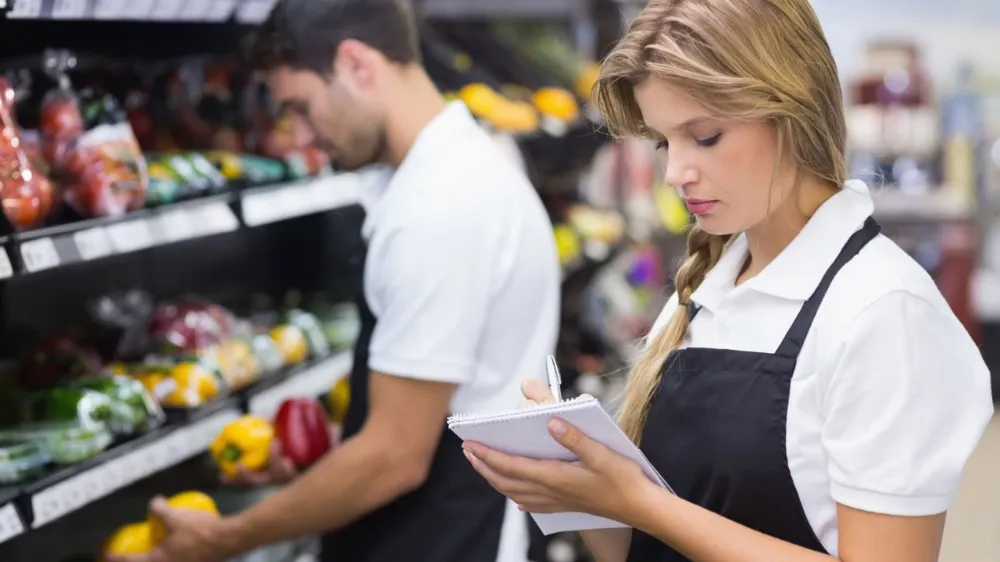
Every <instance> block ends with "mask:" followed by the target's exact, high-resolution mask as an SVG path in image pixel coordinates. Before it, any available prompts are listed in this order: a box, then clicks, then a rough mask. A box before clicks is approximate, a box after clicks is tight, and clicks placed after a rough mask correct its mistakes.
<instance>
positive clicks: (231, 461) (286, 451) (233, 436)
mask: <svg viewBox="0 0 1000 562" xmlns="http://www.w3.org/2000/svg"><path fill="white" fill-rule="evenodd" d="M330 421H331V420H330V419H329V418H328V417H327V414H326V412H325V410H324V409H323V405H322V404H321V403H320V402H319V401H318V400H316V399H315V398H309V397H302V398H291V399H288V400H285V401H284V402H282V403H281V406H279V408H278V413H277V414H276V415H275V418H274V420H273V421H268V420H265V419H263V418H260V417H257V416H243V417H241V418H239V419H238V420H235V421H233V422H230V423H229V424H228V425H226V427H225V428H223V430H222V431H221V432H220V433H219V435H218V436H217V437H216V438H215V440H214V441H213V442H212V445H211V447H210V449H209V452H210V453H211V455H212V458H213V459H214V460H215V463H216V465H217V466H218V467H219V470H221V471H222V473H223V474H226V475H227V476H236V475H237V474H239V470H240V467H243V468H244V469H246V470H249V471H251V472H253V471H259V470H263V469H264V468H266V467H267V465H268V462H269V461H270V456H271V445H272V443H277V445H278V450H279V451H280V452H281V454H282V455H283V456H285V457H287V458H288V459H289V460H291V461H292V462H293V463H294V464H295V466H296V467H297V468H299V469H305V468H308V467H310V466H312V465H313V464H314V463H315V462H316V461H318V460H319V459H320V458H322V457H323V455H325V454H326V453H327V452H329V451H330V450H331V449H333V448H334V446H335V443H334V438H333V435H332V434H331V431H330V430H331V428H330Z"/></svg>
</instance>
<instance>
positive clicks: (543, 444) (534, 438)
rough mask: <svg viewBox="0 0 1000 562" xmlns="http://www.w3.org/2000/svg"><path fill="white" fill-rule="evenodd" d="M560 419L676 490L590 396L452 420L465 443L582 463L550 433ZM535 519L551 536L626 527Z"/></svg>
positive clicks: (569, 518)
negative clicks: (555, 420) (475, 443)
mask: <svg viewBox="0 0 1000 562" xmlns="http://www.w3.org/2000/svg"><path fill="white" fill-rule="evenodd" d="M554 417H558V418H560V419H562V420H565V421H566V422H567V423H569V424H570V425H572V426H574V427H576V428H577V429H579V430H580V431H581V432H583V434H584V435H586V436H587V437H589V438H591V439H593V440H594V441H597V442H598V443H601V444H603V445H605V446H606V447H608V448H609V449H611V450H612V451H615V452H616V453H618V454H620V455H622V456H624V457H626V458H629V459H631V460H633V461H635V462H636V463H637V464H638V465H639V466H640V467H642V470H643V472H645V473H646V476H647V477H649V479H650V480H652V481H653V482H655V483H657V484H659V485H660V486H662V487H663V488H665V489H667V490H670V487H669V486H668V485H667V483H666V482H665V481H664V480H663V478H662V477H661V476H660V474H659V473H658V472H657V471H656V469H655V468H653V466H652V465H651V464H650V463H649V461H648V460H646V457H645V455H643V454H642V451H640V450H639V448H638V447H636V446H635V444H633V443H632V441H631V440H630V439H629V438H628V436H626V435H625V433H624V432H623V431H622V430H621V428H619V427H618V424H617V423H615V421H614V420H613V419H612V418H611V416H610V415H608V413H607V412H606V411H605V410H604V408H603V407H601V404H600V403H599V402H598V401H597V400H596V399H594V398H592V397H589V396H584V397H582V398H579V399H576V400H570V401H566V402H561V403H559V404H549V405H543V406H535V407H531V408H525V409H522V410H516V411H511V412H498V413H492V414H483V415H478V416H477V415H473V416H454V417H452V418H450V419H449V420H448V427H449V428H450V429H451V430H452V431H453V432H454V433H455V434H456V435H458V436H459V437H460V438H461V439H462V440H464V441H475V442H477V443H482V444H483V445H485V446H487V447H490V448H492V449H496V450H498V451H503V452H505V453H508V454H511V455H517V456H522V457H528V458H534V459H550V460H563V461H575V460H578V459H577V457H576V455H574V454H573V453H572V452H570V451H569V450H567V449H566V448H564V447H563V446H562V445H560V444H559V443H558V442H557V441H556V440H555V439H553V438H552V436H551V435H550V434H549V431H548V422H549V420H551V419H552V418H554ZM531 516H532V518H534V520H535V523H537V524H538V527H539V528H540V529H541V530H542V532H543V533H544V534H546V535H551V534H553V533H561V532H566V531H585V530H590V529H611V528H616V527H624V526H625V525H623V524H621V523H618V522H617V521H612V520H610V519H605V518H603V517H597V516H594V515H589V514H586V513H553V514H535V513H532V514H531Z"/></svg>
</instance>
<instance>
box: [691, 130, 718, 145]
mask: <svg viewBox="0 0 1000 562" xmlns="http://www.w3.org/2000/svg"><path fill="white" fill-rule="evenodd" d="M720 138H722V133H716V134H714V135H712V136H710V137H708V138H707V139H700V140H697V141H695V142H697V143H698V146H700V147H702V148H708V147H710V146H715V145H717V144H719V139H720Z"/></svg>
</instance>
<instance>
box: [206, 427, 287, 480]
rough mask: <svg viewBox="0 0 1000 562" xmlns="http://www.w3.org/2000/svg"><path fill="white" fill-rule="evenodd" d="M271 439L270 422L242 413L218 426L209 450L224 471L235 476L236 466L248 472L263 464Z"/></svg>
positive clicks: (272, 431)
mask: <svg viewBox="0 0 1000 562" xmlns="http://www.w3.org/2000/svg"><path fill="white" fill-rule="evenodd" d="M272 441H274V427H273V426H272V425H271V424H270V422H268V421H267V420H265V419H262V418H258V417H256V416H243V417H241V418H239V419H238V420H236V421H234V422H231V423H230V424H229V425H227V426H226V427H224V428H223V429H222V432H221V433H219V435H218V436H217V437H216V438H215V440H214V441H212V445H211V447H209V451H210V452H211V454H212V458H213V459H215V462H216V464H218V465H219V469H220V470H222V472H223V473H224V474H226V475H228V476H236V475H237V474H239V467H240V465H243V467H244V468H246V469H247V470H250V471H256V470H260V469H262V468H264V467H265V466H267V460H268V456H269V455H270V452H271V442H272Z"/></svg>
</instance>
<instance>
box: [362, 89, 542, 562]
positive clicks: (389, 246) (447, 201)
mask: <svg viewBox="0 0 1000 562" xmlns="http://www.w3.org/2000/svg"><path fill="white" fill-rule="evenodd" d="M382 177H383V178H384V179H386V178H387V179H388V181H380V180H379V179H378V177H377V176H369V181H368V182H367V183H368V185H366V186H365V188H364V192H363V196H362V204H363V205H364V206H365V208H366V211H367V217H366V219H365V224H364V236H365V238H366V239H367V241H368V256H367V262H366V265H365V278H364V291H365V296H366V298H367V300H368V305H369V307H370V308H371V310H372V312H373V313H374V315H375V317H376V318H377V319H378V322H377V324H376V326H375V332H374V334H373V335H372V341H371V346H370V348H369V349H370V357H369V367H370V368H371V369H372V370H374V371H378V372H381V373H386V374H389V375H394V376H397V377H407V378H414V379H421V380H427V381H440V382H449V383H455V384H457V385H458V390H457V391H456V392H455V395H454V397H453V399H452V402H451V410H452V412H468V411H476V410H482V409H497V408H507V407H510V405H511V404H517V403H519V402H520V401H521V400H522V397H521V391H520V385H521V381H523V380H525V379H526V378H528V377H537V376H538V375H539V373H542V372H544V369H545V358H546V356H547V355H549V354H551V353H553V351H554V350H555V346H556V336H557V333H558V329H559V306H560V290H561V287H560V285H561V281H560V267H559V258H558V255H557V253H556V247H555V239H554V236H553V234H552V224H551V222H550V220H549V217H548V214H547V213H546V211H545V207H544V206H543V205H542V202H541V199H540V198H539V196H538V194H537V192H536V191H535V189H534V187H533V186H532V185H531V183H530V181H529V180H528V178H527V177H526V176H525V174H524V173H523V172H522V171H521V169H520V168H519V167H518V165H517V164H516V163H514V162H512V161H511V158H510V157H509V156H508V155H506V154H505V153H504V152H503V151H502V150H501V148H500V147H499V145H498V144H497V143H496V142H495V141H494V140H493V139H492V138H491V137H490V136H489V135H488V134H487V133H486V131H484V130H483V129H482V128H481V127H480V126H479V124H478V123H476V121H475V120H474V119H473V117H472V115H471V114H470V113H469V111H468V109H467V108H466V107H465V105H464V104H463V103H462V102H453V103H450V104H449V105H448V106H447V108H446V109H445V110H444V111H443V112H442V113H441V114H440V115H438V116H437V117H436V118H435V119H434V120H433V121H432V122H431V123H430V124H429V125H428V126H427V127H426V128H425V129H424V130H423V131H422V132H421V133H420V135H419V137H418V138H417V141H416V143H415V144H414V146H413V148H412V149H411V150H410V152H409V153H408V155H407V156H406V159H405V160H404V162H403V163H402V165H400V166H399V168H398V169H397V170H395V172H394V173H390V172H386V174H385V175H383V176H382ZM507 515H508V516H507V522H506V524H505V526H504V529H503V538H502V541H501V553H500V557H499V560H502V561H504V562H524V561H525V560H527V548H528V539H527V521H526V518H525V516H524V514H522V513H520V512H519V511H517V509H516V507H514V506H513V504H509V505H508V510H507Z"/></svg>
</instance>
